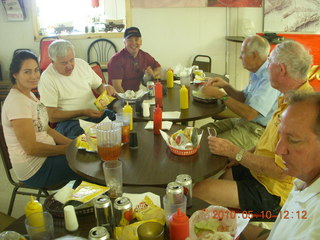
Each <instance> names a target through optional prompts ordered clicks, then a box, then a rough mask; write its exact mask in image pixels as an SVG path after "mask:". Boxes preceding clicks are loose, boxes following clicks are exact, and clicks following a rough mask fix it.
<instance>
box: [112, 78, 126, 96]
mask: <svg viewBox="0 0 320 240" xmlns="http://www.w3.org/2000/svg"><path fill="white" fill-rule="evenodd" d="M112 86H113V87H114V88H115V90H116V91H117V92H118V93H124V89H123V88H122V79H112Z"/></svg>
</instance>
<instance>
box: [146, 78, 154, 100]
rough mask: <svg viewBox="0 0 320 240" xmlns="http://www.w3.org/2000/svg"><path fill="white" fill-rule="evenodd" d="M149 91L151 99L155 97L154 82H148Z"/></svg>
mask: <svg viewBox="0 0 320 240" xmlns="http://www.w3.org/2000/svg"><path fill="white" fill-rule="evenodd" d="M147 89H148V91H149V95H150V96H151V97H154V82H152V81H148V82H147Z"/></svg>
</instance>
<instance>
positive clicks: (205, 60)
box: [192, 55, 212, 72]
mask: <svg viewBox="0 0 320 240" xmlns="http://www.w3.org/2000/svg"><path fill="white" fill-rule="evenodd" d="M211 62H212V60H211V57H210V56H208V55H196V56H195V57H194V58H193V61H192V65H197V66H199V69H201V70H203V71H204V72H211Z"/></svg>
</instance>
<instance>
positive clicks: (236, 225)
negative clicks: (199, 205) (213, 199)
mask: <svg viewBox="0 0 320 240" xmlns="http://www.w3.org/2000/svg"><path fill="white" fill-rule="evenodd" d="M216 219H217V220H218V222H217V221H215V220H216ZM249 220H250V216H248V215H247V214H243V213H235V212H232V211H230V210H229V209H227V208H225V207H221V206H213V205H211V206H209V207H208V208H206V209H203V210H199V211H196V212H194V213H193V214H192V216H191V218H190V220H189V227H190V236H189V238H187V239H188V240H197V239H199V234H201V232H198V236H197V234H196V229H198V230H199V228H197V227H195V225H197V223H198V224H199V222H201V225H200V226H201V227H200V229H201V230H200V231H203V233H204V235H202V236H201V237H203V238H204V239H216V238H209V236H208V238H205V236H207V235H206V234H208V235H210V234H211V236H213V234H215V233H216V232H218V234H219V233H220V234H222V233H230V235H231V239H237V237H238V236H239V235H240V233H241V232H242V231H243V230H244V228H245V227H246V226H247V225H248V223H249ZM216 224H218V225H221V226H224V229H223V227H222V230H221V228H220V230H219V228H218V231H217V225H216ZM198 227H199V225H198ZM209 229H210V230H209ZM211 231H212V232H213V233H211ZM206 232H207V233H206ZM200 239H201V238H200ZM217 239H220V238H217ZM222 239H230V238H222Z"/></svg>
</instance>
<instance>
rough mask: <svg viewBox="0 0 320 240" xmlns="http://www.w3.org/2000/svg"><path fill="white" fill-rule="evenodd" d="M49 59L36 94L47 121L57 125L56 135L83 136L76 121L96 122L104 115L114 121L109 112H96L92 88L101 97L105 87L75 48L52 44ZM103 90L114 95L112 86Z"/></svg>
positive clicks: (60, 41) (63, 43)
mask: <svg viewBox="0 0 320 240" xmlns="http://www.w3.org/2000/svg"><path fill="white" fill-rule="evenodd" d="M49 57H50V59H51V62H52V63H51V64H50V65H49V66H48V68H47V69H46V70H45V71H44V72H43V73H42V74H41V78H40V83H39V93H40V97H41V102H42V103H43V104H44V105H45V106H46V107H47V111H48V115H49V119H50V122H52V123H57V126H56V128H55V129H56V130H57V131H58V132H60V133H61V134H63V135H64V136H67V137H69V138H76V137H77V136H79V135H81V134H82V133H83V129H82V128H81V127H80V124H79V120H78V119H79V118H82V119H84V120H86V121H90V122H96V123H98V122H100V121H101V120H103V119H104V118H105V117H106V116H109V117H110V118H112V119H114V118H115V115H114V113H113V112H112V111H109V110H104V111H99V110H98V109H97V107H96V106H95V105H94V102H95V100H96V98H95V96H94V95H93V93H92V89H93V90H94V91H95V92H96V93H98V94H101V93H102V92H103V91H104V89H105V87H104V84H103V83H102V80H101V78H100V77H99V76H98V75H97V74H96V73H95V72H94V71H93V70H92V68H91V67H90V65H89V64H88V63H87V62H85V61H84V60H82V59H80V58H75V50H74V46H73V45H72V44H71V43H70V42H69V41H66V40H62V39H59V40H56V41H54V42H52V43H51V44H50V46H49ZM106 89H107V91H108V93H109V94H110V95H113V94H115V90H114V88H113V87H112V86H106Z"/></svg>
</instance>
